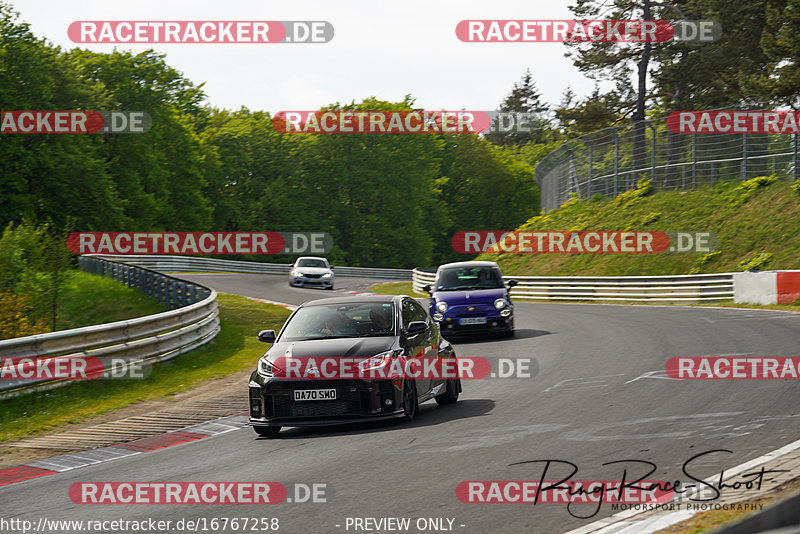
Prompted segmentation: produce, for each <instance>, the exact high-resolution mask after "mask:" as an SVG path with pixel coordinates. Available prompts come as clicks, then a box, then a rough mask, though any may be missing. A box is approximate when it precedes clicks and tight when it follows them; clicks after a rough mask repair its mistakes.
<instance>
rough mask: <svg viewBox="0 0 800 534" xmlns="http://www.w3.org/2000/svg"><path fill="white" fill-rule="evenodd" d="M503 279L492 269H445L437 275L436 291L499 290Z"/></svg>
mask: <svg viewBox="0 0 800 534" xmlns="http://www.w3.org/2000/svg"><path fill="white" fill-rule="evenodd" d="M501 287H503V279H502V277H501V276H500V273H499V272H498V271H497V269H494V268H492V267H466V268H453V269H446V270H444V271H442V272H440V273H439V277H438V279H437V282H436V291H466V290H471V289H499V288H501Z"/></svg>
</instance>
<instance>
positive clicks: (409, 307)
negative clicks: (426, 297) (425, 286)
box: [402, 298, 436, 397]
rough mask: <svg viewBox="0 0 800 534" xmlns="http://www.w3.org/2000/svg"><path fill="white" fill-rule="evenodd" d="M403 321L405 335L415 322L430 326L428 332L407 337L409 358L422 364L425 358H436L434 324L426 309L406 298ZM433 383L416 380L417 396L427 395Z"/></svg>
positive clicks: (425, 379)
mask: <svg viewBox="0 0 800 534" xmlns="http://www.w3.org/2000/svg"><path fill="white" fill-rule="evenodd" d="M402 319H403V333H405V332H406V331H407V330H408V325H409V324H410V323H412V322H414V321H422V322H425V323H427V325H428V329H427V330H425V331H423V332H420V333H419V334H417V335H415V336H406V342H405V348H406V351H407V354H408V356H409V357H414V358H417V359H418V360H419V361H420V363H421V362H422V359H423V357H426V356H427V357H431V356H434V355H435V354H436V351H435V350H432V343H433V342H434V329H433V323H432V321H431V318H430V317H429V316H428V312H427V311H425V308H423V307H422V306H421V305H420V304H419V303H418V302H417V301H415V300H414V299H411V298H405V299H403V305H402ZM420 369H424V367H422V366H420ZM432 382H433V381H432V380H431V378H430V377H425V376H422V375H420V377H419V378H417V380H416V385H417V395H418V396H419V397H422V396H423V395H426V394H427V393H428V392H429V391H430V389H431V388H432V387H433V385H432Z"/></svg>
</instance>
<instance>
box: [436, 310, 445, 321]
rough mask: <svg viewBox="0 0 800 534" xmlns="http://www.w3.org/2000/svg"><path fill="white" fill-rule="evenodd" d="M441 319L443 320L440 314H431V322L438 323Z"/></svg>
mask: <svg viewBox="0 0 800 534" xmlns="http://www.w3.org/2000/svg"><path fill="white" fill-rule="evenodd" d="M442 319H444V315H442V314H441V313H439V312H436V313H434V314H433V320H434V321H436V322H439V321H441V320H442Z"/></svg>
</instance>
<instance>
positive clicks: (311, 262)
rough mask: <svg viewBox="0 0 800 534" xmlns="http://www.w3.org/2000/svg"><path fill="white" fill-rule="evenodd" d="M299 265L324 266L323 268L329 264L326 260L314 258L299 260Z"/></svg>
mask: <svg viewBox="0 0 800 534" xmlns="http://www.w3.org/2000/svg"><path fill="white" fill-rule="evenodd" d="M297 266H298V267H323V268H325V267H327V265H326V263H325V260H313V259H307V260H298V262H297Z"/></svg>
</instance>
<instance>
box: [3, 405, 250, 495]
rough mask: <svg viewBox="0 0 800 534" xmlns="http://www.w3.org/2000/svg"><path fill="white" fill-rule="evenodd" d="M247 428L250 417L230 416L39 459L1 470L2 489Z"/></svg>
mask: <svg viewBox="0 0 800 534" xmlns="http://www.w3.org/2000/svg"><path fill="white" fill-rule="evenodd" d="M245 426H247V416H244V415H230V416H227V417H221V418H219V419H214V420H212V421H207V422H205V423H200V424H198V425H192V426H188V427H186V428H182V429H180V430H175V431H173V432H167V433H164V434H158V435H156V436H150V437H147V438H142V439H137V440H134V441H126V442H125V443H118V444H116V445H111V446H109V447H98V448H96V449H89V450H86V451H80V452H73V453H69V454H62V455H60V456H53V457H52V458H45V459H43V460H36V461H35V462H29V463H27V464H22V465H16V466H14V467H7V468H4V469H0V486H7V485H9V484H14V483H16V482H22V481H23V480H30V479H33V478H39V477H43V476H47V475H54V474H56V473H63V472H64V471H71V470H73V469H79V468H81V467H87V466H89V465H95V464H99V463H103V462H110V461H111V460H116V459H118V458H125V457H128V456H133V455H136V454H143V453H147V452H151V451H155V450H158V449H165V448H167V447H174V446H175V445H182V444H184V443H189V442H192V441H198V440H201V439H205V438H210V437H213V436H218V435H220V434H226V433H228V432H233V431H234V430H239V429H240V428H244V427H245Z"/></svg>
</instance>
